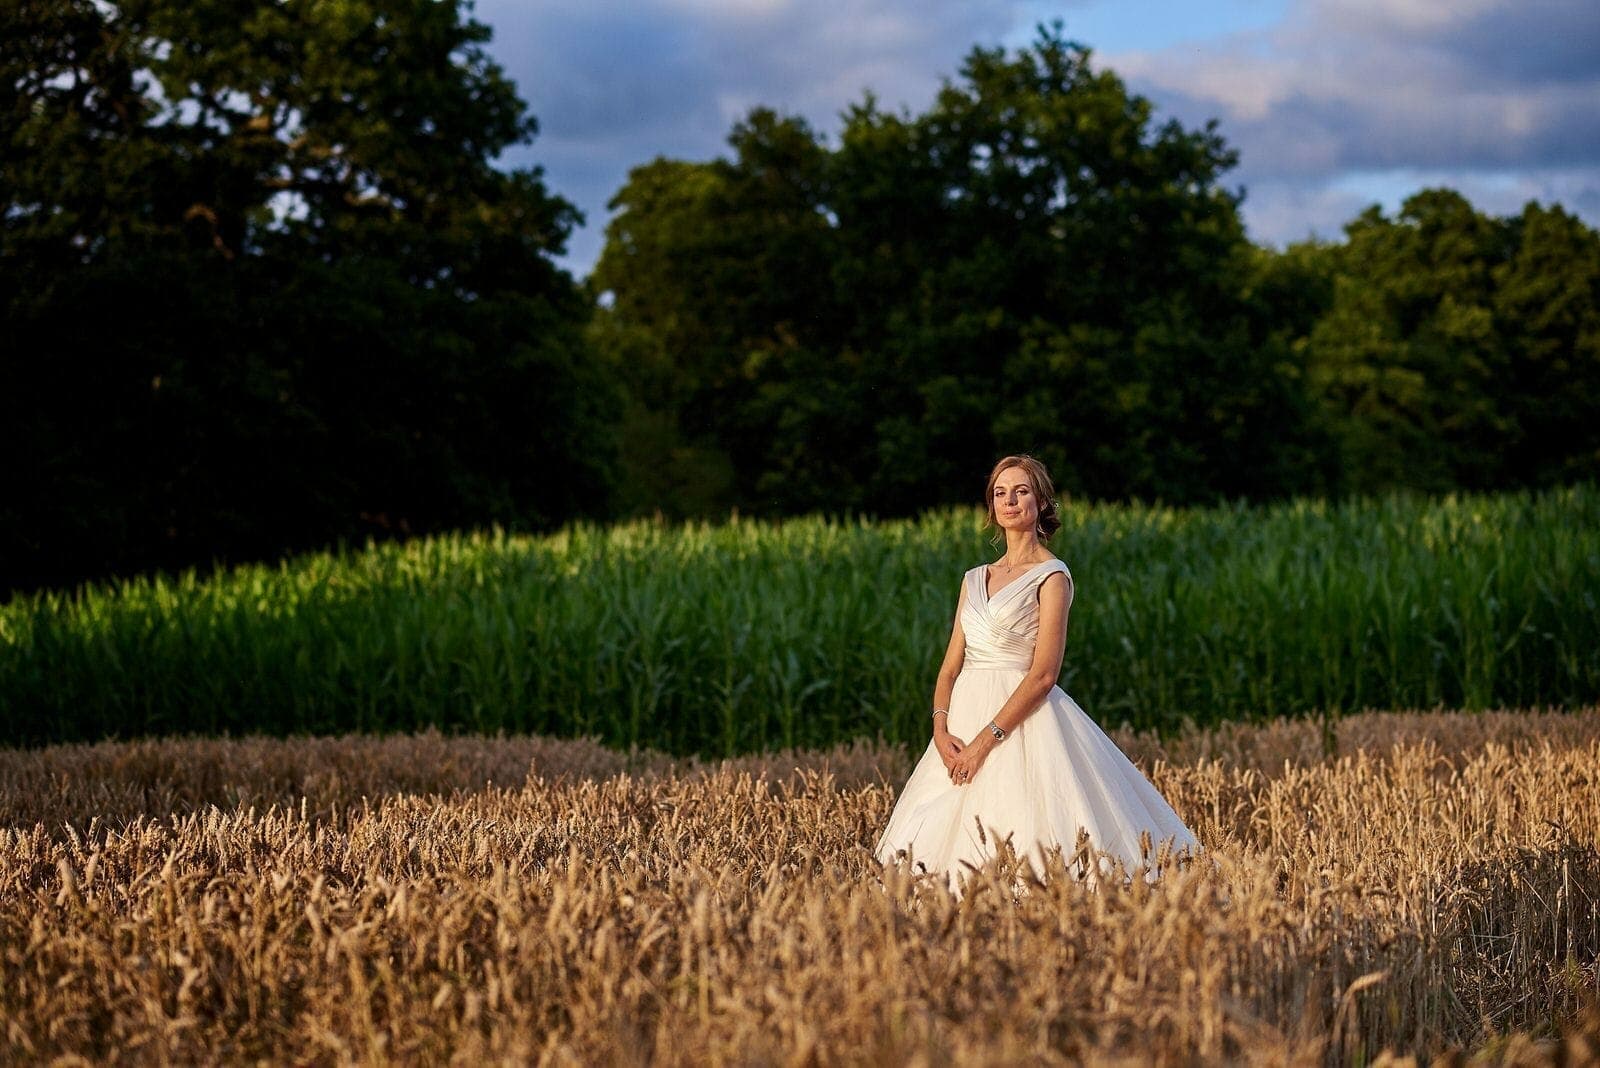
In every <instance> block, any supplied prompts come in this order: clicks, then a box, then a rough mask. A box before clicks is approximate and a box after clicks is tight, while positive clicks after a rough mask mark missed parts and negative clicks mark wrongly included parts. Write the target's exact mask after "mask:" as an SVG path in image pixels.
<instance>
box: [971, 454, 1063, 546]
mask: <svg viewBox="0 0 1600 1068" xmlns="http://www.w3.org/2000/svg"><path fill="white" fill-rule="evenodd" d="M1008 467H1020V468H1022V469H1023V470H1024V471H1026V472H1027V473H1028V485H1029V486H1030V487H1031V488H1032V489H1033V495H1034V497H1035V498H1036V499H1037V500H1038V502H1039V526H1038V531H1039V540H1040V541H1042V542H1049V540H1050V536H1051V535H1052V534H1054V533H1055V532H1056V531H1058V530H1060V529H1061V511H1060V502H1059V501H1057V500H1056V487H1055V483H1053V482H1051V481H1050V472H1049V471H1046V470H1045V469H1044V464H1042V463H1040V462H1039V461H1038V460H1036V459H1034V458H1033V457H1032V456H1029V455H1028V454H1027V453H1020V454H1018V455H1016V456H1004V457H1001V459H1000V462H999V463H997V464H995V465H994V468H993V469H992V470H991V471H990V472H989V482H988V485H987V487H986V488H985V490H984V495H983V497H984V505H983V507H984V510H985V512H986V517H985V519H984V521H983V525H984V528H985V529H987V528H989V527H993V528H994V530H995V533H996V534H997V535H998V534H999V533H1000V531H1001V529H1002V528H1001V526H1000V523H999V521H998V520H997V519H996V518H995V514H994V484H995V482H997V481H998V480H999V478H1000V473H1001V472H1002V471H1004V470H1005V469H1006V468H1008Z"/></svg>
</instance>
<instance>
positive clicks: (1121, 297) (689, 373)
mask: <svg viewBox="0 0 1600 1068" xmlns="http://www.w3.org/2000/svg"><path fill="white" fill-rule="evenodd" d="M1089 57H1090V53H1089V50H1088V49H1086V48H1084V47H1083V46H1081V45H1078V44H1076V43H1073V42H1068V41H1066V40H1064V39H1063V38H1062V36H1061V29H1060V23H1059V22H1057V23H1056V24H1055V27H1054V30H1053V31H1052V30H1051V29H1047V28H1045V27H1042V26H1041V27H1040V29H1039V36H1038V39H1037V40H1036V42H1035V43H1034V45H1033V47H1032V48H1031V49H1023V50H1021V51H1020V52H1018V53H1017V54H1015V55H1010V54H1007V53H1006V51H1005V50H1003V49H994V50H986V49H983V48H975V49H974V50H973V51H972V52H971V53H970V54H969V56H968V57H967V60H966V61H965V63H964V65H963V67H962V69H961V78H960V81H959V83H957V82H950V81H947V82H946V84H945V85H944V87H943V89H942V90H941V92H940V93H939V96H938V99H937V100H936V101H935V103H934V105H933V106H932V108H931V109H930V110H929V111H928V112H927V113H926V114H923V115H920V116H915V117H913V116H911V115H910V114H903V115H892V114H887V113H885V112H883V111H881V110H880V109H879V108H878V106H877V102H876V100H875V99H874V98H873V97H872V95H871V94H870V93H869V94H867V96H866V99H865V100H864V101H863V102H862V103H860V104H858V105H855V106H852V107H851V108H850V109H849V110H848V111H847V112H846V113H845V115H844V116H843V119H844V123H843V131H842V134H841V137H840V142H839V145H838V146H837V148H831V149H830V148H828V147H827V146H825V145H823V144H821V143H820V142H819V140H818V139H817V138H816V137H815V136H814V135H812V134H811V132H810V131H809V130H808V129H807V128H806V127H805V124H804V123H803V122H801V121H800V120H797V119H781V118H779V117H777V116H775V115H774V114H772V113H771V112H770V111H767V110H765V109H758V110H757V111H755V112H752V114H751V116H750V118H749V120H748V121H747V122H746V123H745V124H743V125H742V126H741V127H740V128H739V129H737V130H736V131H735V135H734V137H733V138H732V139H731V140H732V143H733V145H734V147H735V149H736V154H735V158H733V159H732V160H717V161H713V162H711V163H707V164H681V163H671V162H668V161H662V160H658V161H656V163H654V164H652V165H650V166H649V167H645V168H639V169H636V170H635V171H634V172H633V173H632V174H630V176H629V181H628V183H627V185H626V186H624V188H623V190H622V191H621V192H620V193H619V194H618V196H617V198H616V200H614V201H613V206H614V207H621V208H622V209H623V210H622V212H621V214H620V215H619V216H618V218H617V220H616V221H615V222H614V223H613V229H611V230H610V231H608V234H607V244H606V249H605V252H604V253H603V254H602V258H601V261H600V265H599V267H597V269H596V274H595V285H596V288H597V290H604V291H606V292H608V293H610V294H611V297H612V299H613V304H612V307H611V308H610V310H609V312H608V313H607V320H608V323H607V326H606V328H605V330H606V334H605V336H606V337H607V338H609V340H608V341H605V342H602V343H603V344H605V345H606V346H607V347H608V348H609V349H610V351H612V352H613V353H614V359H615V361H616V362H617V363H619V364H621V363H624V362H627V361H628V358H627V357H624V356H622V355H620V354H621V353H622V352H623V345H624V344H626V345H628V346H631V349H630V350H629V351H632V352H634V353H638V354H640V355H641V356H643V354H644V353H648V358H647V359H645V360H644V361H643V362H644V363H646V364H647V365H648V366H649V367H650V368H651V369H652V370H651V374H652V375H653V376H654V377H655V380H656V381H657V382H658V383H660V382H677V383H680V384H681V386H682V389H681V390H680V391H679V392H677V393H676V394H671V395H669V394H670V391H669V390H666V389H664V388H662V387H661V386H660V385H659V384H658V385H657V386H656V387H652V389H653V393H652V395H653V396H654V398H655V399H654V401H652V402H649V403H653V404H659V405H660V406H661V409H660V410H664V411H670V412H672V418H673V421H674V424H675V425H676V426H677V427H679V428H680V429H686V428H687V427H689V426H691V425H692V426H693V427H694V428H695V430H696V431H697V432H698V433H699V434H700V435H701V436H700V437H698V438H697V439H696V440H697V441H698V442H699V443H700V444H701V446H702V447H703V448H707V449H710V448H716V449H718V450H720V451H721V452H722V453H723V454H724V455H726V456H727V457H728V458H729V462H730V465H731V468H732V470H734V471H735V472H736V475H737V477H736V478H735V480H734V481H733V483H732V484H731V486H730V489H729V497H730V498H731V499H730V501H729V503H733V504H737V505H738V506H739V507H740V508H742V509H747V510H753V511H762V510H770V511H785V512H787V511H798V510H806V509H812V508H821V509H827V510H841V509H862V510H868V511H873V512H880V513H890V514H905V513H907V512H911V511H915V510H918V509H920V508H922V507H925V506H927V505H928V504H932V503H938V502H941V501H947V500H969V499H971V494H972V492H973V486H974V484H976V483H980V482H981V479H982V477H983V475H984V474H985V473H986V465H987V462H988V460H987V457H989V456H991V455H992V454H996V453H998V452H1000V451H1008V450H1015V449H1019V448H1026V449H1028V450H1030V451H1035V452H1038V453H1040V454H1041V455H1044V456H1046V457H1053V458H1056V459H1058V460H1059V461H1060V465H1061V467H1062V470H1063V480H1062V485H1063V487H1064V488H1066V489H1068V490H1069V491H1082V492H1086V493H1092V494H1094V495H1097V496H1114V497H1126V496H1133V495H1147V496H1160V497H1164V498H1166V499H1169V500H1197V499H1208V498H1214V497H1216V496H1218V495H1222V494H1240V495H1257V496H1259V495H1269V494H1274V493H1281V492H1285V491H1287V490H1289V489H1291V488H1293V481H1292V480H1293V478H1294V476H1295V470H1294V466H1295V465H1294V464H1292V463H1285V462H1284V460H1283V456H1284V455H1285V454H1286V452H1287V453H1289V454H1294V455H1298V453H1295V452H1294V450H1296V449H1297V448H1299V447H1300V446H1299V445H1298V444H1297V442H1298V437H1297V436H1298V434H1299V432H1300V430H1299V428H1300V424H1301V422H1303V411H1304V407H1305V406H1304V404H1303V403H1300V401H1299V399H1298V398H1299V396H1300V395H1299V394H1297V393H1296V388H1297V387H1296V382H1297V380H1296V379H1295V378H1294V377H1293V376H1286V375H1285V373H1284V366H1283V365H1284V362H1285V361H1284V357H1283V353H1282V352H1281V351H1280V350H1279V349H1274V348H1271V347H1263V346H1262V345H1261V344H1260V341H1261V339H1262V337H1263V336H1264V335H1265V334H1266V332H1267V327H1266V326H1265V324H1263V323H1262V322H1261V320H1260V316H1259V312H1258V309H1256V308H1254V307H1253V306H1252V305H1251V304H1250V303H1249V302H1248V301H1247V300H1246V299H1245V298H1244V296H1243V290H1244V284H1245V279H1246V278H1247V277H1249V275H1250V272H1251V270H1252V269H1253V260H1252V250H1251V248H1250V246H1249V244H1248V242H1247V241H1246V240H1245V237H1244V233H1243V228H1242V226H1241V224H1240V222H1239V219H1238V213H1237V205H1238V202H1239V195H1238V194H1236V193H1232V192H1229V191H1227V190H1224V189H1222V188H1220V186H1219V185H1218V180H1219V178H1220V175H1221V174H1222V173H1223V172H1224V171H1225V170H1226V169H1227V168H1229V167H1231V166H1233V164H1234V162H1235V160H1236V156H1235V154H1234V153H1233V152H1232V150H1231V149H1229V148H1228V147H1227V146H1226V145H1225V144H1224V142H1223V140H1222V138H1221V136H1220V135H1219V134H1218V133H1217V132H1216V129H1215V124H1214V123H1212V124H1208V125H1207V127H1206V128H1205V129H1203V130H1199V131H1189V130H1185V129H1183V128H1182V127H1181V126H1180V125H1179V124H1178V123H1176V122H1168V123H1165V124H1163V125H1162V126H1160V127H1159V128H1156V129H1152V121H1151V113H1152V108H1151V105H1150V103H1149V102H1148V101H1147V100H1145V99H1143V98H1142V97H1138V96H1135V95H1131V94H1129V93H1128V91H1127V90H1126V88H1125V87H1124V85H1123V84H1122V82H1121V81H1120V80H1119V79H1118V78H1117V77H1116V76H1115V75H1114V74H1111V73H1110V72H1104V71H1096V70H1094V69H1092V67H1091V66H1090V63H1089ZM645 392H648V391H647V390H645V388H644V387H643V386H641V387H640V388H639V390H638V391H636V393H637V395H639V396H643V395H644V393H645ZM702 413H705V414H702Z"/></svg>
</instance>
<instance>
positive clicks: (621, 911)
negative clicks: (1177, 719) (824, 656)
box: [0, 708, 1600, 1065]
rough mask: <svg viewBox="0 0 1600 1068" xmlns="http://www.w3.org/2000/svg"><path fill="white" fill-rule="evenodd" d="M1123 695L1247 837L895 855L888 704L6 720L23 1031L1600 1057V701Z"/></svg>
mask: <svg viewBox="0 0 1600 1068" xmlns="http://www.w3.org/2000/svg"><path fill="white" fill-rule="evenodd" d="M1112 735H1113V738H1114V739H1115V740H1116V741H1117V742H1118V744H1119V745H1120V746H1122V747H1123V749H1124V750H1125V751H1126V752H1127V753H1128V754H1129V755H1130V756H1131V757H1133V758H1134V759H1135V760H1136V762H1137V763H1139V765H1140V766H1141V768H1142V769H1144V770H1145V772H1146V773H1147V774H1148V775H1150V777H1151V778H1152V780H1153V781H1154V783H1155V784H1156V785H1157V787H1158V788H1159V789H1161V790H1162V791H1163V793H1165V794H1166V796H1167V797H1168V798H1169V799H1170V800H1171V801H1172V803H1173V805H1174V807H1175V808H1176V809H1177V811H1178V813H1179V814H1180V815H1181V816H1182V817H1183V818H1184V819H1185V820H1186V822H1188V823H1189V825H1190V826H1191V827H1192V828H1194V830H1195V831H1196V833H1197V834H1198V836H1199V838H1200V840H1201V842H1202V843H1203V845H1204V846H1205V850H1206V852H1205V854H1204V856H1206V857H1208V858H1209V859H1210V861H1211V862H1210V863H1194V864H1189V865H1187V866H1185V867H1183V868H1181V869H1180V868H1176V867H1172V866H1165V867H1163V869H1162V871H1161V873H1160V878H1159V880H1158V881H1157V882H1156V883H1155V885H1153V886H1151V885H1147V884H1146V883H1145V882H1144V880H1142V879H1137V878H1136V879H1134V880H1132V882H1131V885H1128V886H1126V887H1124V886H1123V885H1122V884H1120V883H1107V884H1105V885H1104V886H1102V887H1101V888H1100V889H1099V890H1097V891H1093V892H1091V891H1090V890H1089V889H1088V888H1087V887H1086V885H1085V884H1084V883H1082V882H1081V881H1079V880H1078V879H1077V878H1075V873H1076V872H1077V871H1079V870H1081V868H1082V867H1083V865H1084V864H1085V862H1086V861H1087V860H1088V859H1091V855H1090V853H1087V852H1084V851H1083V850H1085V849H1092V843H1090V844H1088V845H1083V846H1081V847H1080V852H1079V853H1078V855H1077V856H1076V858H1074V857H1071V856H1064V857H1061V858H1059V859H1058V861H1057V862H1056V863H1054V864H1053V865H1052V867H1051V869H1050V870H1049V871H1047V872H1045V873H1042V878H1039V877H1033V875H1031V874H1030V873H1029V872H1028V871H1026V870H1018V869H1017V867H1016V864H1015V857H1014V855H1013V854H1010V853H1009V852H1008V851H1007V850H1006V849H1005V848H1004V847H1002V848H1001V849H1000V851H999V852H998V853H997V855H996V857H995V859H994V860H993V861H992V862H991V863H990V864H989V865H988V866H987V867H986V868H985V869H983V870H982V871H981V872H978V873H976V874H975V875H974V876H973V877H972V879H973V881H972V882H971V883H969V884H968V892H967V893H966V894H965V895H964V896H963V897H961V898H959V899H958V898H956V897H953V896H952V895H951V894H950V893H949V892H948V891H947V890H945V889H944V888H943V886H942V885H941V884H939V883H937V882H936V881H935V880H934V879H932V878H931V877H926V876H924V877H920V878H917V877H913V876H912V875H911V874H910V873H909V872H907V871H906V870H905V869H904V867H903V866H902V867H892V868H888V869H881V868H879V867H878V866H877V865H876V864H875V863H874V862H873V860H872V857H871V850H872V847H873V845H874V844H875V841H876V836H877V833H878V831H879V830H880V829H881V827H882V826H883V824H884V822H885V821H886V819H887V817H888V815H889V811H890V809H891V807H892V805H893V801H894V797H895V791H896V789H897V788H898V786H899V785H900V783H901V782H902V781H903V779H904V776H905V774H906V773H907V772H908V771H909V769H910V766H911V763H912V760H913V758H914V756H915V754H914V753H913V752H911V751H908V750H906V749H903V748H900V747H894V746H886V745H879V744H874V743H867V742H862V741H855V742H851V743H847V744H841V745H839V746H836V747H834V748H832V749H827V750H812V751H803V750H787V751H781V752H776V753H768V754H764V755H752V756H745V757H737V758H732V759H728V760H718V761H705V760H702V759H699V758H695V757H688V758H677V757H671V756H667V755H664V754H661V753H656V752H650V751H644V750H639V749H632V750H629V751H627V752H621V751H617V750H613V749H607V748H604V747H602V746H600V745H599V744H597V743H596V742H595V741H594V740H592V739H582V740H556V739H549V738H541V737H531V736H512V737H507V736H498V737H483V736H477V737H452V736H445V735H440V734H438V733H436V732H428V733H423V734H415V735H403V736H388V737H380V736H362V735H356V736H347V737H324V738H317V737H299V738H288V739H267V738H242V739H174V740H159V741H145V742H130V743H102V744H99V745H73V746H58V747H54V748H47V749H36V750H3V751H0V817H3V818H0V842H3V849H0V1019H3V1020H4V1032H3V1035H0V1060H3V1061H5V1062H28V1063H57V1064H83V1063H106V1062H118V1063H131V1064H168V1063H196V1062H207V1063H214V1062H225V1063H245V1062H257V1061H269V1062H272V1063H320V1064H357V1063H358V1064H399V1063H445V1062H455V1063H483V1062H490V1063H516V1064H524V1063H534V1064H553V1065H594V1064H618V1063H627V1064H667V1065H675V1064H742V1065H805V1064H867V1063H871V1064H880V1063H896V1064H923V1065H942V1064H962V1065H965V1064H996V1063H1015V1062H1027V1063H1039V1064H1072V1063H1083V1062H1088V1063H1109V1064H1147V1063H1157V1064H1190V1063H1205V1064H1211V1063H1219V1062H1224V1063H1239V1064H1295V1065H1299V1064H1304V1065H1317V1064H1397V1063H1429V1062H1430V1061H1432V1060H1435V1059H1437V1060H1439V1061H1440V1062H1442V1063H1467V1062H1468V1061H1469V1060H1470V1061H1471V1062H1473V1063H1483V1064H1490V1063H1493V1064H1502V1063H1503V1064H1558V1063H1579V1062H1581V1061H1583V1060H1585V1059H1591V1060H1592V1059H1594V1058H1596V1057H1600V1010H1597V1009H1596V1007H1595V1006H1596V983H1597V974H1596V968H1597V962H1596V954H1597V950H1600V852H1597V847H1600V790H1597V784H1600V708H1591V709H1586V710H1583V711H1579V712H1571V713H1562V712H1553V711H1551V712H1512V711H1499V712H1478V713H1447V712H1426V713H1424V712H1415V713H1377V712H1369V713H1364V714H1360V715H1353V716H1348V717H1345V718H1343V719H1341V720H1338V721H1337V722H1336V723H1335V724H1334V725H1333V726H1332V728H1331V733H1330V731H1329V729H1325V728H1324V727H1319V725H1318V724H1316V723H1314V722H1311V721H1307V720H1303V719H1298V720H1289V719H1283V720H1277V721H1272V722H1267V723H1264V724H1259V725H1254V726H1244V725H1222V726H1218V727H1212V728H1201V727H1198V726H1195V725H1193V724H1189V725H1187V726H1186V727H1185V729H1184V730H1183V731H1181V732H1179V733H1177V734H1175V735H1173V736H1171V737H1169V738H1168V739H1166V740H1165V741H1162V740H1159V739H1158V738H1157V737H1156V736H1155V735H1154V734H1153V733H1146V734H1136V733H1133V732H1132V731H1130V730H1127V729H1124V730H1120V731H1114V732H1112ZM1075 861H1076V863H1075Z"/></svg>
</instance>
